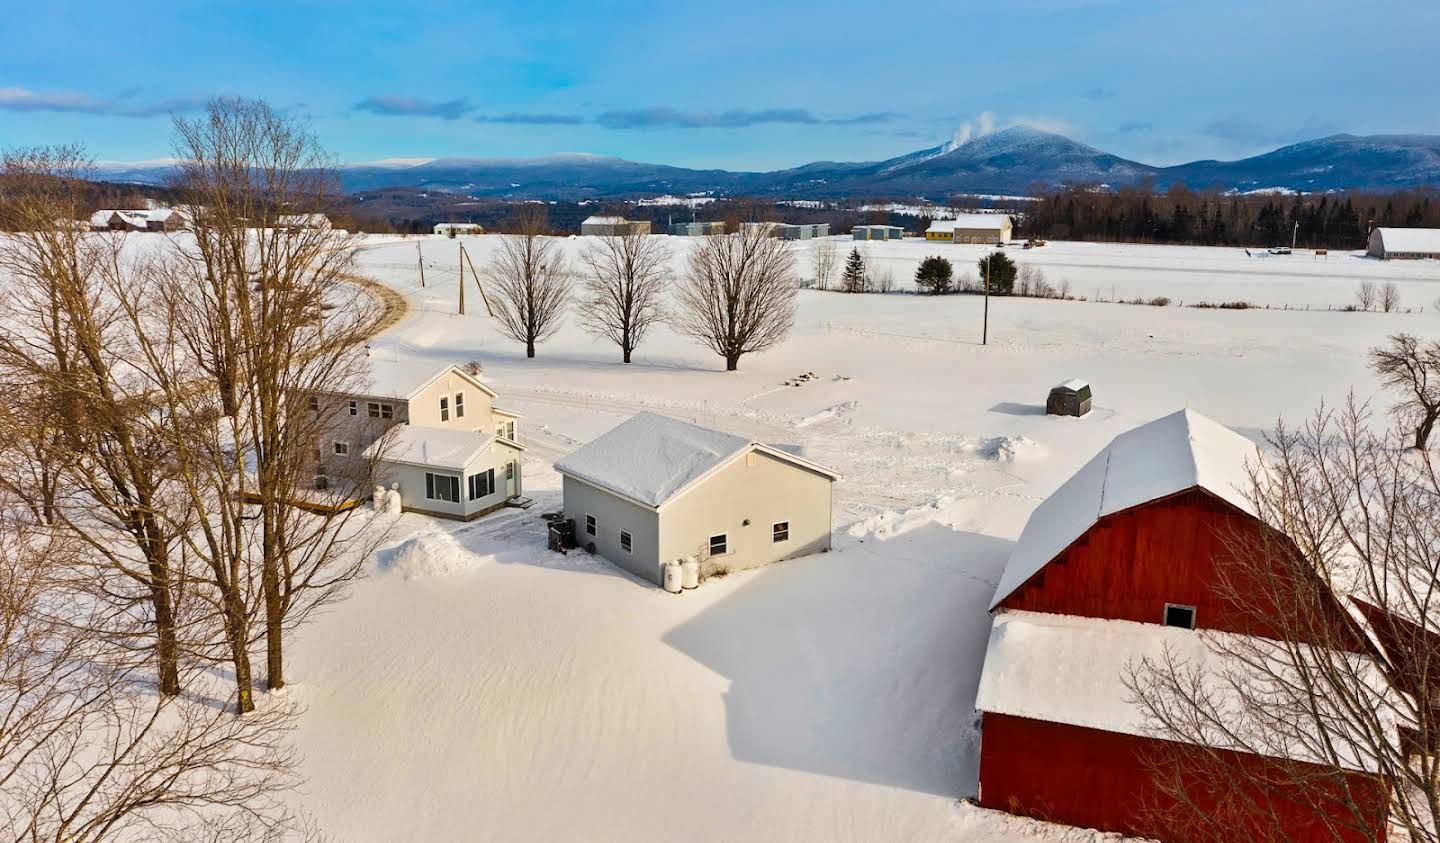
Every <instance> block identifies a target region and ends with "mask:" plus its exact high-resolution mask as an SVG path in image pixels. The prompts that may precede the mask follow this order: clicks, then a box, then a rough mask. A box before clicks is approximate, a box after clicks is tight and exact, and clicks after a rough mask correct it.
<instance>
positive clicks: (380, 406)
mask: <svg viewBox="0 0 1440 843" xmlns="http://www.w3.org/2000/svg"><path fill="white" fill-rule="evenodd" d="M365 414H366V415H367V416H369V417H370V418H372V419H393V418H395V405H394V404H389V403H386V402H384V401H367V402H365ZM351 415H354V413H351Z"/></svg>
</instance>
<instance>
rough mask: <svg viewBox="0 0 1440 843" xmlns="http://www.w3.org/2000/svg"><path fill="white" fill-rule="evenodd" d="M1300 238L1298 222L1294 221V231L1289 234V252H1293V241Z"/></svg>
mask: <svg viewBox="0 0 1440 843" xmlns="http://www.w3.org/2000/svg"><path fill="white" fill-rule="evenodd" d="M1299 236H1300V221H1299V220H1296V221H1295V230H1294V231H1292V232H1290V251H1292V252H1293V251H1295V239H1296V238H1297V237H1299Z"/></svg>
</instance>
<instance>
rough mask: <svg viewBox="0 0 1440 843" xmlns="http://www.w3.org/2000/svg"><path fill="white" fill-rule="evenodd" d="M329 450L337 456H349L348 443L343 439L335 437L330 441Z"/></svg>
mask: <svg viewBox="0 0 1440 843" xmlns="http://www.w3.org/2000/svg"><path fill="white" fill-rule="evenodd" d="M330 452H331V453H332V454H334V455H335V456H337V457H348V456H350V443H349V442H346V441H345V440H344V439H336V440H335V441H333V442H331V443H330Z"/></svg>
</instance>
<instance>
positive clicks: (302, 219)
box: [275, 214, 330, 231]
mask: <svg viewBox="0 0 1440 843" xmlns="http://www.w3.org/2000/svg"><path fill="white" fill-rule="evenodd" d="M275 227H276V228H281V229H286V230H289V231H300V230H303V229H314V230H316V231H329V230H330V218H329V217H327V216H325V215H324V214H281V215H280V216H278V217H276V218H275Z"/></svg>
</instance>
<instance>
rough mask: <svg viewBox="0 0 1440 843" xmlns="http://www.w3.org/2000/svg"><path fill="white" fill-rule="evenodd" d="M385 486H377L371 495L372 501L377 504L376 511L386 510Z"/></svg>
mask: <svg viewBox="0 0 1440 843" xmlns="http://www.w3.org/2000/svg"><path fill="white" fill-rule="evenodd" d="M385 497H386V495H385V487H384V486H376V487H375V491H374V492H372V493H371V495H370V501H371V502H372V503H373V504H374V505H375V511H376V512H384V511H385Z"/></svg>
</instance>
